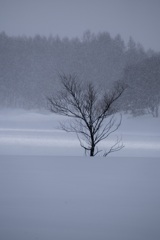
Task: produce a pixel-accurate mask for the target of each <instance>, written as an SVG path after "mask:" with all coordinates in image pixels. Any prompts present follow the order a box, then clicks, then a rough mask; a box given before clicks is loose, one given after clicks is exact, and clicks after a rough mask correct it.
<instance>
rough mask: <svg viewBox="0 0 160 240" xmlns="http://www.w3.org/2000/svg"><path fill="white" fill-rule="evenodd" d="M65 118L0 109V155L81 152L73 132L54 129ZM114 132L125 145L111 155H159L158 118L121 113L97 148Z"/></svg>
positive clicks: (103, 146) (112, 139)
mask: <svg viewBox="0 0 160 240" xmlns="http://www.w3.org/2000/svg"><path fill="white" fill-rule="evenodd" d="M117 119H118V116H117ZM67 120H68V119H67V118H64V117H61V116H57V115H54V114H52V113H50V112H47V111H46V112H38V111H24V110H5V109H4V110H2V109H1V110H0V155H12V156H13V155H41V156H42V155H43V156H46V155H47V156H53V155H54V156H84V151H83V149H82V148H81V147H80V146H79V141H78V140H77V138H76V135H75V134H71V133H66V132H64V131H62V130H60V129H58V127H59V121H65V122H66V121H67ZM69 120H70V119H69ZM117 136H119V137H122V141H123V144H124V146H125V147H124V148H123V149H122V150H121V151H119V152H116V153H114V154H112V156H118V157H119V156H125V157H126V156H132V157H149V156H150V157H159V156H160V118H153V117H151V116H142V117H137V118H133V117H130V116H126V115H124V116H123V120H122V124H121V126H120V128H119V129H118V131H116V132H115V133H114V134H113V135H112V136H111V137H110V138H109V139H108V140H106V141H104V142H103V143H101V144H100V146H99V149H106V150H107V149H109V146H111V145H113V144H114V143H115V141H116V139H117Z"/></svg>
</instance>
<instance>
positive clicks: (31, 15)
mask: <svg viewBox="0 0 160 240" xmlns="http://www.w3.org/2000/svg"><path fill="white" fill-rule="evenodd" d="M159 9H160V2H159V0H141V1H138V0H136V1H128V0H119V1H118V0H100V1H99V0H87V1H84V0H82V1H78V0H67V1H65V0H53V1H51V0H28V1H25V0H14V1H12V0H1V1H0V32H1V31H5V32H6V33H7V34H9V35H14V36H18V35H26V36H30V35H31V36H34V35H35V34H40V35H45V36H49V35H50V34H51V35H53V36H56V35H59V36H60V37H81V36H82V35H83V33H84V32H85V31H86V30H90V31H92V32H94V33H98V32H104V31H107V32H109V33H110V34H111V35H112V36H113V37H114V36H116V35H117V34H121V36H122V38H123V39H124V40H125V41H126V42H127V41H128V39H129V37H130V36H132V37H133V38H134V39H135V41H137V42H140V43H141V44H142V45H143V46H144V47H145V49H148V48H152V49H154V50H156V51H160V44H159V42H160V32H159V22H160V15H159Z"/></svg>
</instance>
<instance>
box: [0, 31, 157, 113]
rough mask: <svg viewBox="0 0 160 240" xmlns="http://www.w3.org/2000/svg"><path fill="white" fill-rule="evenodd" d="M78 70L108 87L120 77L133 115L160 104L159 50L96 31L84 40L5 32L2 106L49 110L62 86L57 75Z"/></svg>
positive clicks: (125, 105)
mask: <svg viewBox="0 0 160 240" xmlns="http://www.w3.org/2000/svg"><path fill="white" fill-rule="evenodd" d="M59 73H65V74H76V75H77V76H78V78H79V80H80V81H84V82H85V81H86V82H88V81H92V82H94V83H95V84H98V85H99V86H100V87H102V88H106V90H107V89H109V88H110V87H111V86H112V84H113V83H114V82H115V81H123V82H125V83H127V85H128V88H127V90H126V92H125V94H124V96H123V97H122V99H121V102H119V108H120V109H121V110H123V111H125V112H131V113H132V114H133V115H139V114H143V113H152V115H153V116H157V114H158V112H157V111H158V107H159V105H160V53H156V52H154V51H152V50H144V48H143V46H142V45H140V44H138V43H136V42H135V41H134V40H133V39H132V38H130V39H129V41H128V43H127V44H125V42H124V41H123V39H122V38H121V36H120V35H117V36H116V37H115V38H112V37H111V36H110V34H109V33H107V32H103V33H99V34H93V33H91V32H90V31H87V32H85V33H84V35H83V36H82V38H81V39H79V38H73V39H69V38H63V39H61V38H59V37H58V36H56V37H52V36H50V37H48V38H47V37H43V36H39V35H36V36H35V37H26V36H20V37H10V36H7V35H6V34H5V33H4V32H2V33H0V107H9V108H10V107H14V108H15V107H16V108H26V109H30V108H44V107H46V96H50V95H51V94H54V92H55V91H57V88H58V87H59V79H58V74H59Z"/></svg>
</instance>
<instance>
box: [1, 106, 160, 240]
mask: <svg viewBox="0 0 160 240" xmlns="http://www.w3.org/2000/svg"><path fill="white" fill-rule="evenodd" d="M61 119H62V118H61V117H58V116H55V115H53V114H50V113H48V112H43V113H40V112H38V111H37V112H36V111H29V112H27V111H24V110H18V111H17V110H16V111H13V110H0V239H2V240H33V239H34V240H35V239H39V240H44V239H46V240H51V239H52V240H65V239H67V240H82V239H83V240H151V239H153V240H159V239H160V228H159V223H160V187H159V183H160V124H159V123H160V119H155V118H152V117H150V116H143V117H139V118H131V117H129V116H124V117H123V122H122V125H121V127H120V129H119V130H118V132H117V135H121V136H122V139H123V143H124V145H125V148H124V149H123V150H121V151H119V152H117V153H115V154H112V155H110V156H109V157H107V158H101V157H96V158H89V157H85V156H84V153H83V150H81V148H80V147H79V142H78V141H77V139H76V137H75V135H74V134H68V133H64V132H62V131H61V130H58V129H57V126H58V121H59V120H61ZM114 137H116V136H114ZM110 141H112V139H110ZM108 143H110V142H108ZM108 143H107V142H105V143H103V144H102V145H103V146H101V147H105V146H106V145H107V144H108Z"/></svg>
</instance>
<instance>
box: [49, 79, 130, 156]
mask: <svg viewBox="0 0 160 240" xmlns="http://www.w3.org/2000/svg"><path fill="white" fill-rule="evenodd" d="M60 80H61V83H62V90H61V91H59V92H58V93H57V94H56V95H54V96H52V97H48V104H49V105H48V106H49V109H50V111H51V112H53V113H56V114H60V115H63V116H68V117H71V118H72V120H71V121H70V122H69V125H67V124H62V123H61V128H62V129H63V130H65V131H67V132H74V133H76V135H77V138H78V139H79V142H80V145H81V147H83V148H84V150H85V152H86V153H87V152H89V155H90V156H95V155H96V154H97V153H99V152H100V151H101V150H99V149H98V144H99V142H101V141H103V140H104V139H106V138H108V136H109V135H110V134H111V133H113V132H115V131H116V130H117V129H118V128H119V126H120V125H121V120H122V117H121V116H120V120H119V121H118V123H117V121H116V118H115V116H114V114H115V113H116V112H117V110H116V107H115V102H116V101H117V100H118V99H119V98H120V96H121V95H122V93H123V92H124V89H125V87H124V86H123V84H120V83H118V82H117V84H116V85H115V86H114V89H113V91H110V92H105V91H103V92H102V91H100V90H99V89H97V88H96V87H95V86H94V85H93V84H92V83H88V84H87V85H83V84H82V82H80V81H79V79H78V78H77V76H76V75H60ZM106 119H108V121H106ZM121 148H123V144H122V143H120V140H119V139H117V141H116V142H115V143H114V145H113V146H112V147H111V148H110V149H109V150H108V151H105V153H104V155H103V156H107V155H108V154H109V153H111V152H114V151H118V150H120V149H121Z"/></svg>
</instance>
